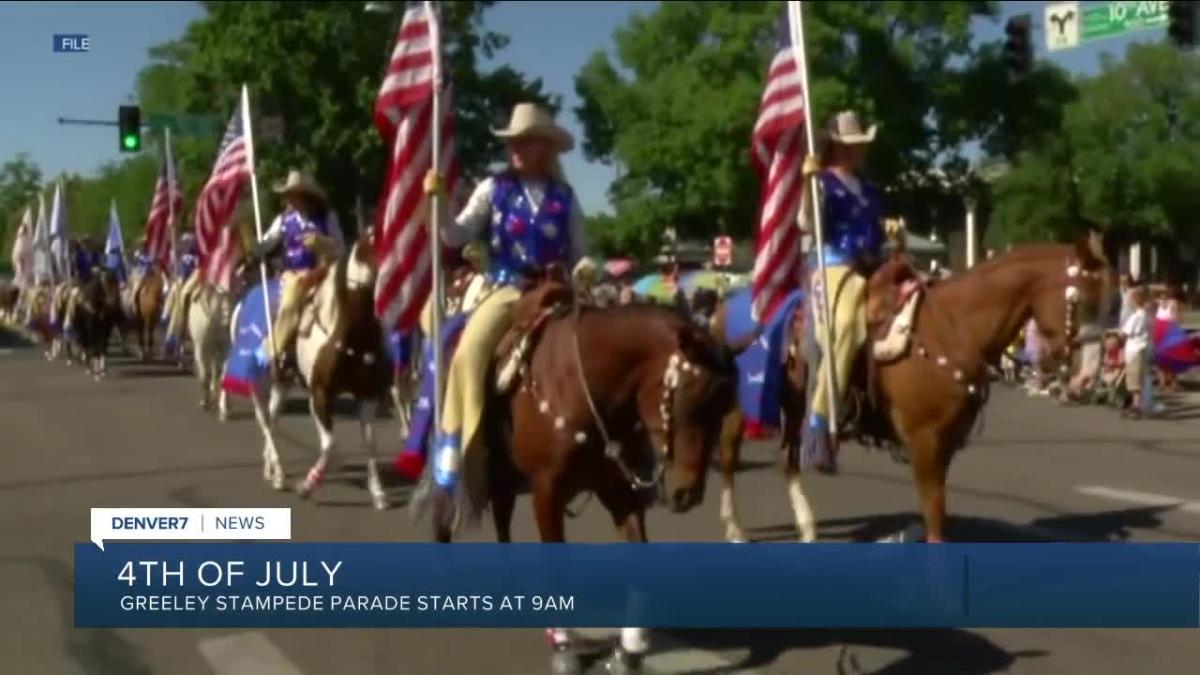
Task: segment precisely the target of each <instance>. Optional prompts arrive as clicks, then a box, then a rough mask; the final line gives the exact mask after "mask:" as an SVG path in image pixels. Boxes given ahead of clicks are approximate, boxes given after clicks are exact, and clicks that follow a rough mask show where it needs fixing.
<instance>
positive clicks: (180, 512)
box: [92, 508, 292, 551]
mask: <svg viewBox="0 0 1200 675" xmlns="http://www.w3.org/2000/svg"><path fill="white" fill-rule="evenodd" d="M291 538H292V510H291V509H286V508H285V509H155V508H120V509H92V543H93V544H95V545H96V546H97V547H99V548H100V550H101V551H103V550H104V542H106V541H117V540H135V541H146V540H164V539H166V540H189V539H192V540H195V539H205V540H212V539H218V540H231V539H253V540H264V539H291Z"/></svg>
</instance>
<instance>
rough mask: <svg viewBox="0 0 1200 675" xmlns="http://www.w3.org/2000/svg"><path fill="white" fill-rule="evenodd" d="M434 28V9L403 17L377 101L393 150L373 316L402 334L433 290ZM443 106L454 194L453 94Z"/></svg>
mask: <svg viewBox="0 0 1200 675" xmlns="http://www.w3.org/2000/svg"><path fill="white" fill-rule="evenodd" d="M436 22H437V16H436V15H435V14H434V13H433V10H432V9H431V7H430V6H429V3H421V4H416V5H411V6H410V7H409V8H408V10H407V11H406V12H405V13H404V19H403V21H402V22H401V25H400V31H399V35H398V36H397V38H396V46H395V48H394V49H393V50H392V58H391V61H390V63H389V64H388V71H387V75H386V76H385V77H384V80H383V85H382V86H381V87H380V90H379V96H378V98H376V100H375V125H376V127H378V129H379V133H380V135H382V136H383V140H384V143H385V145H386V146H387V147H390V148H391V161H390V163H389V167H388V172H387V181H386V183H385V184H384V188H383V193H382V195H381V197H380V204H379V209H378V211H377V214H378V215H377V216H376V218H377V222H376V226H375V227H376V231H375V250H376V254H377V257H378V259H379V276H378V278H377V280H376V285H375V313H376V314H377V315H378V316H379V317H380V320H381V322H382V323H383V325H384V326H387V327H395V328H397V329H399V330H401V331H405V330H408V329H409V328H411V327H412V326H414V325H415V324H416V322H417V318H418V316H419V314H420V311H421V308H422V307H423V306H424V304H425V300H426V298H427V297H428V296H429V289H430V287H431V285H432V278H431V277H432V275H431V274H430V268H431V267H432V259H431V257H430V254H429V248H430V247H429V224H428V221H429V208H428V201H427V200H426V199H425V194H424V190H423V187H422V182H423V180H424V177H425V174H426V173H427V172H428V171H429V169H430V167H431V166H432V163H433V158H432V145H433V133H432V132H433V127H432V125H433V124H434V122H435V121H434V120H433V110H432V108H433V87H434V82H433V75H434V68H433V66H434V59H435V58H441V56H440V53H439V50H440V44H437V40H436V34H437V32H436V31H437V25H436ZM439 103H440V104H441V110H440V115H441V119H440V120H437V121H436V123H438V124H440V125H441V130H442V133H441V145H442V147H441V151H440V155H439V161H440V162H441V164H442V167H441V169H442V171H443V172H444V174H445V176H446V193H447V194H454V192H455V189H454V188H455V187H456V185H457V183H458V174H459V170H458V162H457V159H456V157H455V155H454V116H453V113H452V112H451V104H450V94H449V88H447V89H446V93H445V94H444V95H443V96H442V97H441V98H440V100H439ZM446 167H449V168H448V169H447V168H446Z"/></svg>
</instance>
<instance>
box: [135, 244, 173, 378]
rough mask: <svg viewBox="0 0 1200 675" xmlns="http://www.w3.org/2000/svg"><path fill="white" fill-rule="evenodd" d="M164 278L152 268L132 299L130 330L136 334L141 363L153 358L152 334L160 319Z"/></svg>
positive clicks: (161, 273)
mask: <svg viewBox="0 0 1200 675" xmlns="http://www.w3.org/2000/svg"><path fill="white" fill-rule="evenodd" d="M165 288H166V277H165V276H164V275H163V272H162V270H160V269H159V268H157V267H152V268H150V269H149V270H147V272H146V276H145V278H143V279H142V284H141V288H139V289H138V291H137V295H135V296H134V298H133V315H132V316H131V317H130V321H131V326H130V328H131V329H132V330H133V331H134V332H136V333H137V343H138V352H139V355H140V358H141V359H142V361H149V360H150V359H151V358H153V356H154V332H155V330H156V329H157V328H158V322H159V320H160V319H161V318H162V310H163V293H164V290H165Z"/></svg>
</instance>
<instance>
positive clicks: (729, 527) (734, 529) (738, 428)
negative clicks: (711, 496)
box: [719, 409, 748, 544]
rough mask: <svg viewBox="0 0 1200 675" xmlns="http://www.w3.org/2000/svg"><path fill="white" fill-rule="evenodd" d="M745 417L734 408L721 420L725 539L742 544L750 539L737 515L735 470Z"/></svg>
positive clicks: (722, 500)
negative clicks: (734, 483) (734, 484)
mask: <svg viewBox="0 0 1200 675" xmlns="http://www.w3.org/2000/svg"><path fill="white" fill-rule="evenodd" d="M744 423H745V418H744V417H743V415H742V412H741V411H740V410H737V409H735V410H733V411H731V412H730V413H729V414H727V415H726V416H725V419H724V420H723V421H722V422H721V437H720V447H719V452H720V455H719V457H720V462H721V522H723V523H725V541H728V542H729V543H731V544H741V543H745V542H746V541H748V539H747V538H746V532H745V531H744V530H743V529H742V525H741V522H740V521H739V519H738V515H737V504H736V501H735V499H734V491H733V482H734V472H735V471H737V466H738V459H739V457H740V455H741V452H742V425H743V424H744Z"/></svg>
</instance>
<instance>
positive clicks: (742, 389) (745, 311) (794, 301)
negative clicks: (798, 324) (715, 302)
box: [725, 289, 804, 428]
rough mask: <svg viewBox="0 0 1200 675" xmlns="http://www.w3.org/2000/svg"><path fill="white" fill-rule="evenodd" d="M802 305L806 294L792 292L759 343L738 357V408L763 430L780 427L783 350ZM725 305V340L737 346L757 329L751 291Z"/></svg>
mask: <svg viewBox="0 0 1200 675" xmlns="http://www.w3.org/2000/svg"><path fill="white" fill-rule="evenodd" d="M803 302H804V291H803V290H801V289H797V290H794V291H792V292H791V294H789V295H788V296H787V299H786V300H784V302H783V303H782V304H781V305H780V306H779V308H778V310H777V311H776V312H775V313H774V314H773V315H772V316H771V318H770V320H769V321H768V323H767V325H766V327H765V328H764V330H763V332H762V335H761V336H759V338H758V340H756V341H755V342H754V344H752V345H750V346H749V347H748V348H747V349H746V351H744V352H742V353H741V355H739V356H738V357H737V370H738V405H740V406H741V408H742V412H743V413H744V414H745V416H746V418H747V419H748V420H750V421H752V422H756V423H758V424H759V425H761V426H765V427H775V428H778V427H779V419H780V417H779V405H780V396H781V394H782V392H783V361H784V358H783V350H784V349H785V348H786V345H787V332H788V327H789V326H791V325H792V318H793V317H794V316H795V314H796V312H797V311H799V310H800V308H801V307H802V305H803ZM726 303H727V305H726V306H727V309H726V317H725V339H726V340H727V341H728V342H731V343H732V342H737V341H738V340H741V339H744V338H745V337H746V336H747V335H749V334H750V333H751V332H752V331H754V330H755V329H756V328H757V327H758V321H757V320H756V319H755V318H754V316H753V312H752V311H751V298H750V291H749V289H740V290H738V291H735V292H733V293H732V294H730V295H729V296H728V298H727V299H726Z"/></svg>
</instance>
